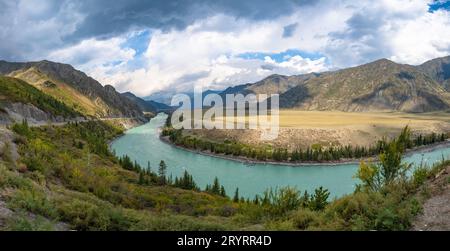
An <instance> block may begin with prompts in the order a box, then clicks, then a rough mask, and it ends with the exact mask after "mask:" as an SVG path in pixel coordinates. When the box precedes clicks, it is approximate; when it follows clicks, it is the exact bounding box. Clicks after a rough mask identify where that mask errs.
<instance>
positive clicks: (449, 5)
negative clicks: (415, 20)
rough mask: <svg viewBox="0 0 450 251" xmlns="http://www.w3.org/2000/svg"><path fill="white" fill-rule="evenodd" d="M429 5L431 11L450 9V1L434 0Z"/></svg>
mask: <svg viewBox="0 0 450 251" xmlns="http://www.w3.org/2000/svg"><path fill="white" fill-rule="evenodd" d="M428 6H429V8H428V11H429V12H434V11H437V10H441V9H444V10H450V1H434V2H433V3H432V4H429V5H428Z"/></svg>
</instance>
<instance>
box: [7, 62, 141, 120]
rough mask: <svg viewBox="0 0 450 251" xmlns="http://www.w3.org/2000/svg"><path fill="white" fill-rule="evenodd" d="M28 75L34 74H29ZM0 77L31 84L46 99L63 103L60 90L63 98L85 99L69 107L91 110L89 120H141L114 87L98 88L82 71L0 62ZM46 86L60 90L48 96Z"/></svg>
mask: <svg viewBox="0 0 450 251" xmlns="http://www.w3.org/2000/svg"><path fill="white" fill-rule="evenodd" d="M30 71H34V72H31V73H30ZM0 74H3V75H8V76H11V77H18V78H22V79H23V80H25V81H27V82H32V83H30V84H32V85H35V86H36V87H38V88H39V89H41V90H42V91H44V92H48V94H50V95H54V96H55V98H57V99H59V100H61V99H64V97H61V96H58V95H57V94H61V90H65V91H67V95H66V96H67V97H73V96H77V98H79V99H81V98H83V97H82V96H84V97H85V98H87V99H88V100H89V101H87V100H86V99H85V100H84V101H85V102H80V103H79V104H72V105H74V106H76V105H85V107H84V108H85V109H87V110H90V109H93V111H91V112H90V113H89V112H88V115H90V116H94V117H129V118H137V119H139V120H145V118H144V116H143V113H142V110H141V109H140V108H139V107H138V105H137V104H135V103H134V102H132V101H130V100H129V99H127V98H126V97H123V96H122V95H121V94H120V93H119V92H117V91H116V90H115V89H114V87H112V86H111V85H105V86H102V85H101V84H100V83H99V82H98V81H97V80H95V79H93V78H91V77H89V76H88V75H86V74H85V73H84V72H82V71H79V70H76V69H75V68H74V67H72V66H71V65H69V64H62V63H56V62H52V61H48V60H42V61H35V62H7V61H4V60H0ZM35 77H37V78H42V79H40V80H41V81H40V82H39V79H36V78H35ZM33 80H36V81H33ZM42 80H44V82H42ZM46 84H47V85H49V86H52V87H54V88H60V89H59V90H60V91H59V92H57V91H55V92H53V93H52V91H51V88H46V87H48V86H45V85H46ZM42 85H44V86H42ZM69 94H70V95H69ZM79 99H76V100H74V102H75V103H76V102H77V101H78V100H79ZM64 101H66V100H64ZM75 108H77V107H75Z"/></svg>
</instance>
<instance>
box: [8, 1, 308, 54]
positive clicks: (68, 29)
mask: <svg viewBox="0 0 450 251" xmlns="http://www.w3.org/2000/svg"><path fill="white" fill-rule="evenodd" d="M316 2H317V1H314V0H278V1H272V0H267V1H262V0H246V1H242V0H218V1H210V0H173V1H168V0H152V1H143V0H139V1H138V0H116V1H110V0H95V1H93V0H81V1H70V0H65V1H57V0H42V1H26V2H25V1H9V0H0V40H1V41H2V43H1V44H0V58H3V59H8V60H24V59H25V60H29V59H30V58H36V57H41V56H42V54H44V55H45V53H46V52H47V51H51V50H54V49H57V48H60V47H63V46H68V45H71V44H74V43H77V42H79V41H81V40H83V39H87V38H93V37H95V38H97V39H102V38H108V37H111V36H115V35H119V34H123V33H125V32H128V31H129V30H132V29H145V28H151V29H152V28H154V29H161V30H170V29H184V28H185V27H186V26H187V25H190V24H192V23H193V22H194V21H196V20H198V19H203V18H205V17H208V16H212V15H215V14H219V13H222V14H226V15H229V16H233V17H235V18H244V19H248V20H265V19H272V18H276V17H278V16H281V15H288V14H290V13H292V12H293V11H295V10H296V9H298V8H300V7H301V6H304V5H312V4H316ZM21 32H22V33H23V34H19V33H21Z"/></svg>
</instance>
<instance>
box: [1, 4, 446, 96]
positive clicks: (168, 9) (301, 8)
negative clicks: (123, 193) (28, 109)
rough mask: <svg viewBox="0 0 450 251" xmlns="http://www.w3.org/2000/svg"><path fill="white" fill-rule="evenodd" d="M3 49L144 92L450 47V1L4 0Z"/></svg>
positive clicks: (427, 55)
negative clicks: (49, 61) (48, 61)
mask: <svg viewBox="0 0 450 251" xmlns="http://www.w3.org/2000/svg"><path fill="white" fill-rule="evenodd" d="M0 41H1V43H0V59H3V60H8V61H32V60H42V59H48V60H52V61H58V62H63V63H69V64H72V65H73V66H74V67H76V68H77V69H80V70H82V71H84V72H86V73H87V74H88V75H90V76H92V77H94V78H96V79H97V80H99V81H100V82H101V83H102V84H111V85H113V86H115V87H116V89H118V90H119V91H132V92H134V93H136V94H137V95H139V96H146V95H149V94H151V93H153V92H156V91H159V90H165V89H166V90H167V89H169V90H189V89H191V87H192V86H193V85H194V84H201V85H203V86H204V88H211V89H223V88H224V87H227V86H231V85H236V84H242V83H247V82H254V81H257V80H260V79H262V78H263V77H265V76H268V75H270V74H274V73H278V74H301V73H307V72H312V71H314V72H320V71H326V70H332V69H336V68H343V67H349V66H354V65H358V64H362V63H367V62H370V61H373V60H376V59H379V58H389V59H391V60H393V61H396V62H399V63H408V64H420V63H422V62H424V61H426V60H429V59H432V58H435V57H441V56H447V55H450V2H449V1H442V0H438V1H427V0H397V1H393V0H380V1H369V0H368V1H364V0H362V1H350V0H348V1H346V0H334V1H332V0H328V1H326V0H311V1H309V0H277V1H272V0H268V1H264V0H245V1H243V0H218V1H209V0H174V1H169V0H153V1H137V0H118V1H109V0H98V1H94V0H81V1H70V0H34V1H33V0H21V1H14V0H13V1H11V0H0Z"/></svg>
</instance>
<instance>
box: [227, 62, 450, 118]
mask: <svg viewBox="0 0 450 251" xmlns="http://www.w3.org/2000/svg"><path fill="white" fill-rule="evenodd" d="M449 61H450V57H447V58H441V59H436V60H432V61H430V62H427V63H424V64H423V65H421V66H411V65H405V64H397V63H395V62H392V61H390V60H387V59H380V60H377V61H374V62H371V63H368V64H365V65H361V66H357V67H352V68H348V69H343V70H338V71H334V72H325V73H320V74H316V73H310V74H303V75H296V76H281V75H272V76H269V77H267V78H265V79H263V80H261V81H259V82H256V83H253V84H245V85H240V86H235V87H231V88H228V89H227V90H225V91H224V93H242V94H248V93H255V94H260V93H265V94H275V93H277V94H280V107H281V108H295V109H301V110H338V111H347V112H348V111H353V112H363V111H402V112H429V111H438V110H447V109H449V108H450V92H449V91H448V90H446V88H448V82H449V81H450V80H449V78H450V69H449V64H448V62H449Z"/></svg>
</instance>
